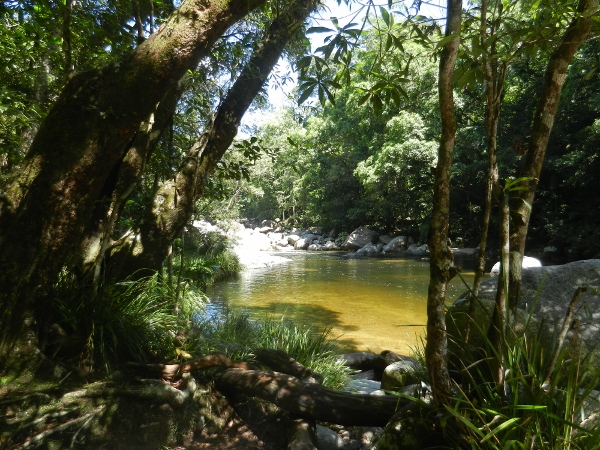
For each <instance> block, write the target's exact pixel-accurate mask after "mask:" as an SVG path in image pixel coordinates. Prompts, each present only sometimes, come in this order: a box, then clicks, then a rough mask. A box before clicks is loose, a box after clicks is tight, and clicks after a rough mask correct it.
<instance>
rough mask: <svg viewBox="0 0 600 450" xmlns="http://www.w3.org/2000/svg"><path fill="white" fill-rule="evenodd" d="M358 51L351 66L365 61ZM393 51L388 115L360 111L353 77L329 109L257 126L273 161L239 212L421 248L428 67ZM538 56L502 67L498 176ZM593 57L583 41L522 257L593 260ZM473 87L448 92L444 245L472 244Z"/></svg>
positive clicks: (518, 146)
mask: <svg viewBox="0 0 600 450" xmlns="http://www.w3.org/2000/svg"><path fill="white" fill-rule="evenodd" d="M365 45H366V48H365V49H364V51H362V52H358V57H357V63H356V64H357V65H361V64H363V65H366V64H368V63H369V58H372V56H371V52H369V51H368V50H369V47H368V44H365ZM404 50H405V53H406V54H410V55H411V57H412V59H411V62H410V65H409V68H408V73H407V74H406V77H407V81H406V82H405V84H403V89H404V90H405V93H406V95H407V97H406V98H405V97H403V98H402V100H401V103H400V107H398V106H396V104H395V103H393V102H390V103H388V104H385V105H384V106H383V108H382V110H381V111H380V112H379V114H376V113H375V112H374V111H373V107H372V106H371V105H370V103H362V104H361V102H360V99H361V94H360V92H361V91H360V89H359V90H357V88H356V86H366V84H365V82H361V81H360V79H359V75H356V77H357V79H356V80H355V81H354V83H355V86H353V87H349V88H344V89H343V90H341V91H339V92H338V93H337V97H336V101H335V104H334V105H332V104H326V106H325V107H320V106H319V105H317V106H316V107H315V109H313V110H312V114H310V115H309V116H308V117H305V116H300V112H301V109H299V108H296V107H289V109H287V110H282V111H280V114H279V115H278V117H277V119H273V120H272V121H271V122H268V123H266V124H265V125H263V126H262V127H261V128H260V129H259V131H258V134H259V136H260V137H261V140H262V141H261V145H263V146H264V147H266V148H275V149H278V151H279V153H278V154H277V158H276V159H275V160H273V159H265V160H262V161H261V162H260V163H259V164H258V166H257V167H256V171H255V172H252V175H251V176H250V181H249V184H248V185H247V188H246V190H247V193H246V195H245V196H242V197H241V198H242V206H243V208H242V210H241V211H242V213H243V214H245V215H247V216H249V217H254V218H275V217H279V218H281V219H284V220H286V219H287V220H290V221H291V222H292V223H296V224H301V225H305V226H310V225H320V226H325V227H328V228H335V229H336V230H343V231H351V230H352V229H353V228H355V227H357V226H359V225H367V226H371V227H375V228H377V229H379V230H382V231H387V232H395V233H409V234H411V235H413V236H414V237H416V238H419V239H421V240H424V239H425V236H426V234H427V220H426V218H427V217H428V214H429V208H430V203H431V186H432V180H433V175H432V167H433V166H434V165H435V150H436V146H437V141H436V135H437V133H438V132H439V119H438V118H437V114H436V108H437V100H436V91H435V90H436V84H435V83H436V76H437V75H436V70H437V67H436V62H435V60H434V59H433V58H432V56H431V53H430V52H429V51H428V49H427V48H425V47H422V46H418V45H417V44H410V45H408V44H405V46H404ZM543 58H544V52H543V49H541V50H539V52H538V53H536V54H534V55H521V56H519V57H517V58H516V59H515V60H514V61H513V62H512V64H511V65H510V66H509V70H508V72H507V75H506V82H505V83H506V85H505V89H504V91H505V93H504V95H503V102H502V112H501V117H500V122H499V132H498V133H499V136H498V144H497V145H498V161H499V164H500V172H501V176H502V177H503V178H504V177H508V176H513V177H514V176H516V175H517V173H518V168H519V166H520V164H521V160H522V156H523V154H524V152H525V151H526V150H527V149H526V145H527V139H528V124H529V123H530V121H531V119H532V117H533V114H534V112H535V102H532V101H531V100H532V99H533V98H535V95H537V94H536V93H537V91H538V90H539V87H540V84H541V72H542V70H543V68H542V66H541V65H542V63H543ZM597 60H598V43H597V42H596V41H595V40H592V41H589V42H587V43H586V44H584V47H583V48H582V50H581V51H580V53H579V54H578V56H577V57H576V60H575V61H574V62H573V64H572V66H571V67H570V69H569V73H568V77H567V81H566V85H565V89H564V91H565V92H564V94H563V98H562V100H561V102H560V106H559V112H558V115H557V119H556V124H555V127H554V131H553V134H552V137H551V140H550V144H549V148H548V151H547V152H548V153H547V162H546V166H545V169H544V171H543V174H542V178H541V180H540V186H539V188H538V197H537V199H536V202H535V204H534V214H533V216H532V225H531V232H530V238H529V239H530V244H529V245H528V248H531V249H535V248H538V249H539V248H541V247H544V246H547V245H552V246H555V247H557V248H558V249H559V251H560V252H561V253H562V252H566V253H563V256H564V257H565V258H567V259H575V258H581V257H583V258H586V257H587V258H589V257H592V256H594V255H597V254H598V252H599V251H600V235H598V233H597V227H596V226H595V225H593V224H595V223H597V222H598V220H597V218H596V217H595V214H596V213H595V212H596V211H598V210H599V208H598V206H600V205H597V196H595V195H594V194H593V193H594V192H595V191H596V189H597V187H598V186H597V185H596V183H597V177H594V176H593V174H594V173H595V171H596V169H597V162H598V158H597V157H596V153H597V152H596V148H597V139H598V122H597V121H598V120H599V115H600V111H599V110H598V107H597V102H596V100H595V99H596V98H597V96H598V95H599V94H598V93H599V92H600V78H599V76H600V74H599V73H598V72H597V70H596V67H597ZM402 68H404V66H402ZM398 69H399V68H398ZM361 83H362V84H361ZM479 89H480V86H479V85H478V84H477V83H475V84H473V85H471V86H469V85H466V86H465V87H463V88H462V89H461V90H460V91H459V92H458V93H457V95H458V97H457V98H458V100H457V121H458V130H457V142H456V149H455V155H454V162H453V167H452V192H451V196H452V197H451V202H452V206H451V217H452V220H451V230H450V233H451V238H452V240H453V241H456V242H457V243H458V244H463V245H471V246H476V245H478V238H479V232H480V227H481V217H482V213H483V206H484V192H485V189H484V187H485V183H486V172H487V156H486V154H485V152H486V135H485V122H484V111H483V103H482V101H481V96H480V94H479ZM590 214H591V216H590ZM584 218H585V219H584ZM588 219H589V220H588ZM493 220H494V219H493ZM588 224H589V226H588ZM492 226H493V230H492V232H491V234H490V239H491V242H492V243H494V242H495V243H496V245H498V243H497V240H498V237H497V236H498V231H497V225H495V224H494V221H493V222H492Z"/></svg>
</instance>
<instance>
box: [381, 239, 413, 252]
mask: <svg viewBox="0 0 600 450" xmlns="http://www.w3.org/2000/svg"><path fill="white" fill-rule="evenodd" d="M406 243H407V239H406V236H398V237H395V238H394V239H392V240H391V241H389V242H388V243H387V244H385V245H384V246H383V249H382V252H383V253H401V252H403V251H404V250H405V249H406Z"/></svg>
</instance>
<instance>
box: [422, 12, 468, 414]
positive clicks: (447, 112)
mask: <svg viewBox="0 0 600 450" xmlns="http://www.w3.org/2000/svg"><path fill="white" fill-rule="evenodd" d="M447 14H448V15H447V20H446V36H449V35H452V34H455V35H456V37H455V38H454V39H452V40H451V41H450V42H448V43H447V44H446V45H445V46H444V48H443V50H442V55H441V58H440V76H439V96H440V113H441V118H442V137H441V141H440V148H439V152H438V163H437V167H436V171H435V183H434V194H433V211H432V213H431V221H430V223H429V238H428V244H429V252H430V258H431V259H430V265H429V267H430V279H429V290H428V295H427V344H426V347H425V358H426V361H427V369H428V371H429V376H430V379H431V387H432V391H433V397H434V400H435V404H436V405H437V406H438V407H441V406H443V405H447V404H448V403H449V401H450V396H451V392H452V385H451V380H450V375H449V373H448V339H447V335H446V321H445V317H444V313H445V306H444V303H445V300H446V287H447V285H448V282H449V281H450V279H451V278H452V276H453V275H454V273H453V272H454V267H453V258H452V251H451V250H450V249H449V248H448V226H449V211H450V168H451V166H452V153H453V151H454V139H455V135H456V119H455V114H454V94H453V80H454V64H455V62H456V57H457V54H458V46H459V42H460V39H459V34H460V27H461V22H462V0H448V13H447Z"/></svg>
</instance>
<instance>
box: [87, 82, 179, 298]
mask: <svg viewBox="0 0 600 450" xmlns="http://www.w3.org/2000/svg"><path fill="white" fill-rule="evenodd" d="M182 93H183V86H182V84H181V83H180V84H179V85H178V87H177V88H175V89H172V90H170V91H169V92H168V93H167V94H166V95H165V97H164V98H163V99H162V100H161V102H160V103H159V105H158V108H157V110H156V114H153V115H151V116H150V119H149V120H147V121H144V122H142V124H141V125H140V127H139V130H138V132H137V133H136V135H135V138H134V139H133V142H132V144H131V146H130V148H129V150H128V152H127V154H126V155H125V158H123V162H122V163H121V164H119V165H118V167H117V168H118V175H117V176H116V182H115V180H114V179H111V178H109V179H108V180H107V181H108V182H107V183H106V184H105V187H104V188H103V192H105V194H104V195H103V196H102V197H101V199H100V200H99V201H97V202H96V205H95V207H94V212H93V214H92V219H91V220H90V221H89V222H88V224H86V227H85V229H84V232H83V237H82V239H81V243H80V245H79V252H78V260H77V262H76V267H77V269H78V271H79V272H80V273H81V275H82V276H83V278H85V279H91V281H92V285H93V286H94V288H97V286H98V284H99V281H100V276H101V274H102V267H103V263H104V257H105V255H106V252H107V249H108V248H109V246H110V245H111V244H113V242H112V236H113V233H114V227H115V223H116V221H117V219H118V217H119V215H120V214H121V211H122V209H123V207H124V206H125V202H126V201H127V199H128V198H129V195H130V194H131V192H132V191H133V189H134V188H135V187H136V186H137V185H138V184H139V182H140V180H141V177H142V174H143V172H144V169H145V167H146V163H147V162H148V160H149V158H150V156H151V155H152V153H153V152H154V150H155V149H156V146H157V145H158V142H159V141H160V139H161V137H162V136H163V135H164V132H165V131H166V130H167V129H168V127H169V125H170V124H171V121H172V119H173V115H174V114H175V110H176V108H177V103H178V102H179V99H180V98H181V95H182Z"/></svg>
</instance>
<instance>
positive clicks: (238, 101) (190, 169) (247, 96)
mask: <svg viewBox="0 0 600 450" xmlns="http://www.w3.org/2000/svg"><path fill="white" fill-rule="evenodd" d="M318 4H319V1H318V0H296V1H294V2H293V3H292V4H291V5H289V6H288V7H286V8H285V9H284V10H283V11H282V13H281V14H280V15H279V16H278V17H277V18H276V19H275V21H274V22H273V23H272V24H271V26H270V28H269V31H268V34H267V36H266V37H265V39H264V40H263V41H262V42H260V44H259V45H258V46H257V48H256V49H255V51H254V53H253V55H252V57H251V58H250V60H249V61H248V63H247V64H246V65H245V67H244V69H243V70H242V72H241V74H240V76H239V77H238V79H237V80H236V82H235V83H234V85H233V86H232V88H231V90H230V91H229V92H228V94H227V97H226V98H225V100H224V101H223V103H221V105H220V106H219V108H218V110H217V113H216V115H215V119H214V121H213V123H212V124H211V125H209V126H208V129H207V130H206V131H205V133H204V134H203V136H202V138H201V139H200V140H199V141H198V142H197V143H195V144H194V146H193V147H192V148H191V149H190V151H189V152H188V154H187V157H186V159H185V161H184V163H183V165H182V167H181V169H180V170H179V171H178V172H177V174H176V175H175V177H174V178H173V179H171V180H168V181H166V182H165V183H164V184H163V185H162V186H161V187H160V189H159V190H158V192H157V193H156V195H155V197H154V200H153V204H152V205H151V207H150V208H148V210H147V212H146V215H145V218H144V220H143V223H142V226H141V228H140V239H139V240H136V241H135V242H133V243H132V244H133V245H132V246H131V247H130V248H125V247H123V248H122V249H120V250H119V251H118V252H115V254H113V255H111V259H113V260H114V261H115V267H118V268H120V269H121V271H120V272H119V273H118V275H117V276H116V277H117V278H119V279H124V278H128V277H131V276H134V274H135V276H143V275H145V274H146V269H151V270H159V269H160V268H161V266H162V263H163V261H164V259H165V258H166V256H167V254H168V249H169V246H170V245H171V243H172V242H173V239H175V237H177V236H178V235H179V234H180V233H181V231H182V229H183V227H184V226H185V224H186V223H188V221H189V220H190V218H191V216H192V213H193V211H194V205H195V202H196V200H197V199H198V198H199V197H200V196H201V194H202V188H203V184H204V180H205V178H206V177H207V176H208V175H210V174H211V173H212V172H213V171H214V169H215V167H216V165H217V163H218V162H219V160H220V159H221V158H222V157H223V155H224V154H225V152H226V151H227V149H228V148H229V146H230V145H231V143H232V142H233V138H234V137H235V135H236V134H237V130H238V127H239V124H240V121H241V119H242V117H243V116H244V114H245V112H246V111H247V109H248V108H249V106H250V104H251V103H252V101H253V100H254V98H255V97H256V95H257V94H258V92H259V91H260V89H261V88H262V86H263V84H264V82H265V80H266V79H267V77H268V76H269V74H270V72H271V70H272V69H273V67H274V66H275V64H276V63H277V61H278V59H279V57H280V56H281V53H282V52H283V49H284V48H285V46H286V45H287V43H288V41H289V39H290V38H291V37H292V36H293V35H294V33H295V32H296V31H297V30H298V29H299V28H300V26H301V25H302V23H303V22H304V20H305V19H306V17H308V15H309V14H310V12H311V11H313V10H314V9H315V8H316V6H317V5H318Z"/></svg>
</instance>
